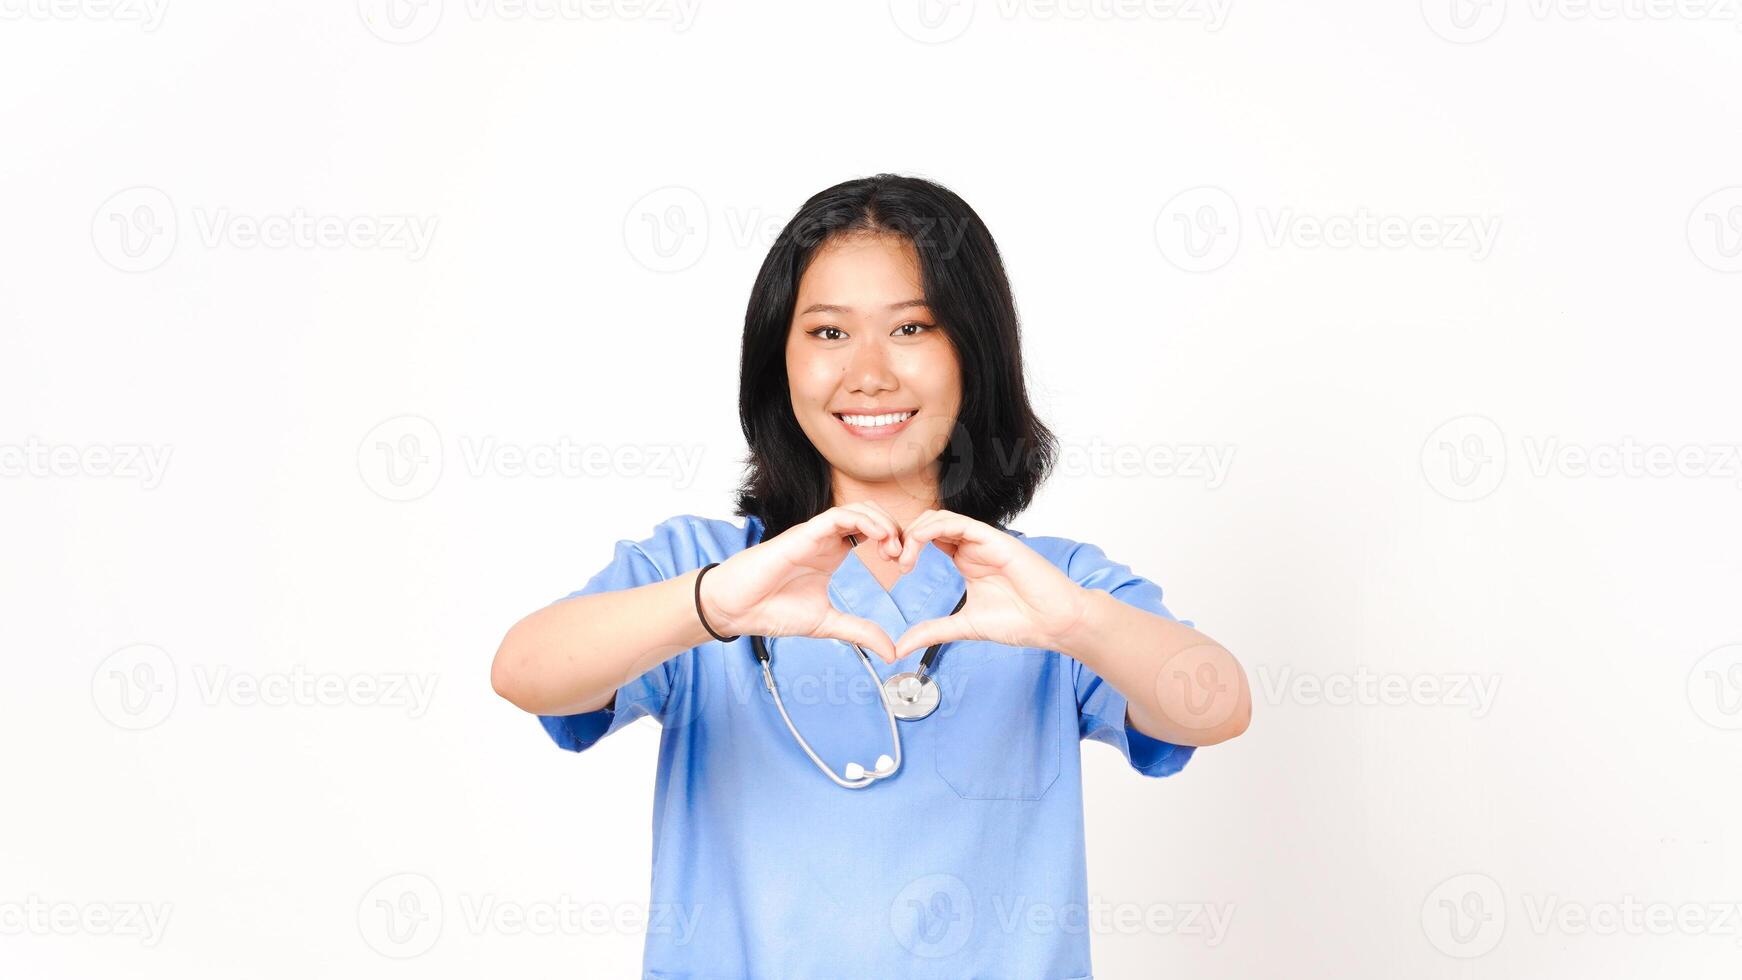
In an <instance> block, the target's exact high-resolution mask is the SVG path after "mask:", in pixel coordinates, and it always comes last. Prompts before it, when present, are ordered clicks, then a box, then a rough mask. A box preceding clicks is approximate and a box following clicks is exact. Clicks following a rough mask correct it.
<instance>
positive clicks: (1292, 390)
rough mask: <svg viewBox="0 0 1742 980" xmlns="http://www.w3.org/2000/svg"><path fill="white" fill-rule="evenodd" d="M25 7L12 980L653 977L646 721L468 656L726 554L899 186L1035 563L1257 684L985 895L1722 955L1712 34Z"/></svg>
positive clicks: (1214, 931) (1090, 748)
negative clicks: (1166, 773)
mask: <svg viewBox="0 0 1742 980" xmlns="http://www.w3.org/2000/svg"><path fill="white" fill-rule="evenodd" d="M0 14H3V18H4V19H3V22H0V79H3V80H4V87H3V88H0V107H3V117H0V132H3V134H4V135H3V137H0V138H3V139H4V143H5V146H4V153H0V179H3V185H0V222H3V231H0V318H3V319H0V507H3V513H4V544H3V545H0V548H3V552H0V553H3V556H4V557H3V558H0V596H3V597H4V598H3V599H0V602H3V605H4V615H3V616H0V649H4V655H5V658H6V660H5V663H6V673H5V682H4V683H3V684H0V744H4V746H5V766H4V772H5V777H4V787H5V788H4V790H3V791H0V792H3V794H4V799H3V800H0V830H3V836H0V974H3V975H5V976H7V977H20V978H22V977H38V978H75V977H77V978H85V977H99V976H101V977H174V978H189V977H225V978H228V977H239V976H247V977H263V978H293V977H294V978H301V977H307V976H311V975H316V974H319V975H329V976H371V977H414V976H415V977H470V976H486V975H487V976H524V975H544V976H558V975H563V976H587V977H595V976H597V977H622V976H631V975H635V973H636V970H637V968H638V966H639V963H640V959H641V952H642V943H643V940H644V938H645V929H646V928H647V927H648V926H649V924H652V925H654V927H668V928H681V923H675V922H672V921H670V919H669V917H667V916H663V915H661V914H660V912H661V910H657V909H655V910H650V909H648V908H647V902H648V892H647V887H648V873H649V848H650V820H651V809H652V792H653V777H654V764H655V751H656V748H657V744H658V734H659V732H658V728H657V726H655V725H654V724H653V723H652V722H651V720H643V721H642V722H641V723H638V724H637V726H636V727H634V728H632V729H629V730H627V731H625V732H623V733H620V734H618V735H614V736H612V737H611V738H610V739H608V740H607V741H606V742H603V743H600V744H599V745H598V746H597V747H596V748H594V749H592V750H589V751H587V752H586V753H584V754H582V755H575V754H572V753H567V752H563V751H561V750H559V749H558V748H556V747H555V745H554V744H553V743H552V742H551V741H550V739H549V738H547V737H546V735H545V733H544V732H543V731H542V730H541V729H540V727H539V725H538V723H537V721H535V720H534V719H533V718H532V717H531V716H529V715H526V714H523V713H521V712H520V711H518V710H517V709H515V708H514V707H512V706H510V705H509V704H507V703H506V702H504V701H502V700H500V699H498V698H497V697H496V696H495V694H494V693H493V692H492V691H491V689H490V684H489V665H490V658H491V656H492V654H493V653H494V651H495V649H496V646H497V643H498V642H499V641H500V639H501V637H502V635H503V633H504V632H505V631H506V630H507V628H508V627H509V626H510V625H511V624H512V623H513V622H514V621H515V620H517V619H518V618H519V617H521V616H522V615H524V614H526V613H528V612H530V611H532V610H533V609H535V608H537V607H539V606H541V605H543V604H545V603H548V602H550V601H552V600H554V599H556V598H558V597H561V596H563V595H566V594H568V593H569V592H571V591H573V590H575V589H578V588H580V586H581V585H582V584H583V583H585V582H586V580H587V579H588V578H589V577H591V576H592V575H593V573H594V572H596V571H597V570H599V569H600V568H601V567H603V565H604V564H605V563H606V562H607V561H609V559H610V557H611V553H612V547H613V544H614V542H616V541H618V540H620V539H631V540H633V539H639V538H643V537H645V536H647V535H648V534H649V533H651V530H652V528H653V525H654V524H655V523H657V522H659V521H661V520H663V519H665V518H667V517H669V516H672V515H674V514H680V513H695V514H702V515H707V516H713V517H720V518H728V517H731V516H732V515H731V512H730V506H731V505H730V494H731V491H732V489H733V487H734V486H735V483H736V481H737V479H738V477H739V475H740V472H741V469H740V464H741V460H742V457H743V453H744V445H743V441H742V436H741V433H740V431H739V428H738V418H737V403H736V397H737V383H738V379H737V357H738V346H739V339H740V331H741V328H742V316H743V310H744V304H745V301H746V299H747V297H748V294H749V290H750V285H751V281H752V278H753V276H754V273H755V271H756V269H757V266H758V264H759V263H760V261H761V259H762V257H763V255H764V253H765V252H766V250H767V248H768V246H769V244H770V243H771V241H772V239H773V235H774V233H775V231H776V230H777V229H778V228H779V227H780V226H781V225H782V224H783V223H784V222H785V221H786V219H787V218H788V217H789V216H790V215H791V214H792V213H793V211H794V210H795V209H796V208H797V207H798V205H799V204H800V203H801V202H802V201H803V200H804V199H805V198H806V197H807V196H809V195H810V194H812V193H814V192H816V191H818V190H820V189H822V188H824V187H826V186H828V185H831V184H834V183H836V182H838V181H841V180H844V179H847V178H850V177H855V176H864V175H869V174H872V173H876V172H879V171H895V172H900V173H909V174H915V175H920V176H925V177H929V178H932V179H935V180H938V181H940V182H942V183H944V184H945V185H947V186H949V187H951V188H952V189H954V190H956V191H957V192H959V193H960V194H961V195H962V196H963V197H965V198H966V199H967V200H968V201H969V203H970V204H972V205H973V207H974V208H975V209H976V210H977V211H978V212H979V213H980V215H981V216H982V217H983V218H984V219H985V220H986V222H987V223H988V225H989V226H990V228H991V230H992V232H993V234H994V235H995V236H996V238H997V241H998V244H999V246H1000V248H1001V249H1002V251H1003V255H1004V257H1005V260H1006V262H1007V264H1008V269H1009V273H1010V276H1011V280H1012V282H1013V284H1014V288H1015V291H1016V297H1017V301H1018V305H1019V309H1020V312H1021V314H1022V317H1023V326H1024V336H1023V342H1024V347H1025V354H1026V356H1027V358H1028V368H1029V372H1030V377H1031V383H1032V386H1033V390H1034V395H1035V398H1036V401H1037V405H1038V408H1039V410H1040V411H1041V413H1042V416H1043V418H1044V419H1045V420H1046V421H1047V422H1048V423H1049V424H1051V425H1052V426H1053V427H1054V429H1055V430H1056V431H1057V433H1058V434H1059V436H1060V438H1061V444H1062V448H1063V455H1062V456H1061V459H1060V464H1059V468H1058V470H1057V471H1056V473H1055V475H1054V476H1053V478H1052V479H1051V480H1050V482H1048V483H1047V484H1046V486H1045V488H1044V490H1043V492H1042V495H1041V496H1040V498H1039V499H1038V501H1037V502H1036V503H1035V505H1034V506H1033V507H1032V508H1031V509H1030V510H1029V511H1028V512H1027V513H1025V514H1023V515H1022V516H1021V517H1020V518H1019V519H1018V520H1017V521H1015V522H1014V526H1015V527H1016V528H1018V529H1020V530H1022V531H1024V532H1026V533H1028V534H1051V535H1060V536H1064V537H1069V538H1073V539H1076V540H1079V541H1089V542H1095V543H1097V544H1100V545H1101V546H1103V547H1104V548H1105V549H1106V551H1107V552H1108V553H1109V554H1110V555H1111V556H1112V557H1114V558H1116V559H1118V560H1120V561H1124V562H1127V563H1129V564H1130V565H1131V566H1132V567H1133V568H1134V569H1135V570H1136V571H1137V572H1138V573H1139V574H1142V575H1145V576H1146V577H1149V578H1151V579H1153V580H1155V581H1156V582H1158V583H1160V584H1161V585H1162V587H1163V588H1164V589H1165V590H1166V597H1167V601H1168V603H1169V605H1170V607H1171V608H1172V610H1173V611H1174V612H1175V613H1176V614H1177V615H1179V616H1181V617H1183V618H1187V619H1191V620H1193V621H1195V622H1196V623H1197V625H1198V626H1199V627H1201V628H1202V629H1204V630H1205V631H1206V632H1208V633H1209V634H1210V635H1212V636H1214V637H1215V638H1216V639H1218V640H1219V641H1221V642H1223V643H1224V644H1226V645H1227V646H1228V647H1229V648H1230V649H1231V650H1232V651H1233V652H1234V653H1235V655H1236V656H1237V657H1239V658H1240V660H1241V661H1242V663H1243V664H1244V665H1245V668H1246V670H1247V672H1248V676H1249V678H1250V680H1251V683H1252V688H1253V692H1254V718H1253V722H1252V726H1251V729H1250V731H1249V732H1248V733H1247V734H1246V735H1245V736H1243V737H1241V738H1239V739H1237V740H1235V741H1233V742H1230V743H1227V744H1225V745H1220V746H1215V747H1210V748H1204V749H1200V750H1199V751H1198V752H1197V754H1196V757H1195V758H1194V759H1193V760H1192V761H1191V762H1190V764H1189V765H1188V766H1187V767H1186V768H1185V769H1184V771H1182V772H1181V773H1180V774H1178V775H1176V776H1173V777H1170V778H1167V779H1163V780H1152V779H1146V778H1144V777H1142V776H1140V775H1138V774H1137V773H1135V772H1133V771H1131V770H1130V769H1129V767H1128V766H1127V765H1126V764H1125V763H1124V761H1123V760H1122V759H1121V758H1120V757H1119V755H1118V753H1117V751H1116V750H1114V749H1112V748H1110V747H1108V746H1105V745H1100V744H1095V743H1089V744H1086V745H1084V747H1083V752H1084V755H1085V757H1086V766H1087V773H1086V779H1087V782H1088V785H1087V788H1086V797H1087V799H1086V813H1087V827H1086V832H1087V835H1088V853H1089V892H1090V895H1091V896H1092V898H1093V901H1092V902H1091V903H1090V907H1089V908H1087V909H1047V908H1039V909H1035V908H1030V907H1028V906H1027V905H1021V901H1022V900H1021V897H1017V898H1016V900H1015V901H1014V902H1013V903H1012V904H1011V906H1008V907H1002V908H977V909H970V910H966V911H967V912H968V913H969V914H974V915H978V916H987V917H992V919H993V921H995V922H996V925H995V927H994V928H995V929H1025V928H1036V927H1051V923H1054V922H1056V923H1059V924H1062V927H1066V928H1072V927H1074V928H1087V929H1089V930H1091V931H1092V933H1093V937H1092V943H1093V949H1094V956H1095V966H1096V973H1097V976H1101V977H1108V978H1148V977H1216V978H1242V980H1244V978H1253V977H1277V976H1289V977H1326V978H1330V977H1335V978H1340V980H1347V978H1357V977H1359V978H1375V980H1378V978H1385V980H1390V978H1398V977H1409V978H1454V977H1456V978H1468V977H1478V976H1482V977H1486V976H1493V977H1525V976H1529V977H1549V976H1553V977H1578V978H1582V980H1584V978H1597V977H1603V978H1609V977H1616V978H1619V977H1629V978H1633V977H1665V978H1669V977H1674V978H1677V980H1683V978H1700V977H1719V976H1734V975H1735V968H1736V964H1737V963H1738V962H1742V916H1739V915H1738V914H1737V912H1736V907H1737V903H1738V902H1742V837H1738V830H1737V820H1736V809H1737V806H1738V804H1739V803H1742V792H1739V791H1738V786H1739V785H1742V778H1739V777H1742V618H1739V616H1738V601H1737V597H1738V594H1739V592H1742V589H1739V587H1742V557H1739V556H1742V552H1739V549H1738V547H1737V545H1738V543H1739V542H1742V507H1739V506H1738V503H1739V502H1742V462H1739V460H1738V456H1737V448H1736V447H1737V445H1738V443H1742V411H1739V399H1738V394H1737V387H1738V385H1737V374H1736V372H1737V365H1738V363H1742V343H1739V342H1738V340H1737V331H1738V327H1739V326H1742V324H1739V322H1738V319H1739V318H1738V311H1739V309H1742V304H1739V303H1738V299H1739V298H1742V126H1738V125H1737V122H1738V119H1737V109H1736V104H1735V93H1736V70H1737V65H1738V61H1737V52H1738V50H1739V47H1738V46H1739V45H1742V31H1739V30H1738V27H1739V25H1742V18H1739V15H1738V13H1737V10H1736V5H1735V4H1733V3H1719V2H1715V0H1714V2H1711V3H1706V4H1700V3H1696V2H1695V0H1674V2H1671V0H1666V2H1663V3H1645V2H1643V0H1641V2H1632V3H1628V2H1623V0H1603V2H1595V3H1592V4H1586V3H1578V4H1574V3H1571V2H1570V0H1568V2H1562V3H1557V2H1551V0H1531V2H1507V3H1502V2H1491V3H1488V4H1486V5H1479V4H1462V5H1460V4H1454V3H1452V2H1450V0H1447V2H1445V3H1443V4H1441V3H1437V2H1429V3H1427V4H1425V5H1418V4H1416V3H1404V2H1390V3H1381V2H1366V3H1360V4H1349V5H1335V6H1334V9H1321V8H1320V7H1318V6H1314V5H1303V4H1290V3H1283V2H1262V3H1261V2H1253V3H1246V2H1234V3H1231V4H1230V3H1226V2H1210V0H1185V2H1176V3H1161V2H1157V3H1154V4H1147V5H1146V4H1142V3H1136V2H1132V3H1124V2H1117V3H1116V2H1112V0H1106V2H1101V3H1098V4H1095V5H1090V4H1088V3H1087V2H1084V0H1078V2H1075V3H1071V2H1061V3H1060V4H1056V5H1055V4H1052V3H1044V4H1043V3H1041V2H1039V0H1033V2H1016V0H980V2H970V0H957V2H955V3H953V4H940V3H927V4H920V3H907V2H893V3H881V2H872V3H862V4H826V5H825V4H805V3H797V2H787V3H759V4H714V3H705V4H699V5H698V4H696V3H693V2H690V3H676V2H671V3H659V2H648V3H645V4H640V5H631V4H629V3H628V2H627V0H624V2H622V3H618V4H616V5H611V4H588V5H583V4H581V3H578V2H577V3H570V4H560V5H558V4H552V3H545V4H542V5H540V4H532V5H524V4H519V3H512V4H511V3H508V2H507V0H447V2H443V0H424V2H423V3H422V4H421V5H418V4H412V3H409V2H404V0H400V2H398V3H388V2H386V0H382V2H379V3H375V2H364V3H362V4H360V5H359V4H356V3H350V2H332V3H324V4H303V3H289V2H285V3H277V4H236V3H220V2H212V0H208V2H185V0H170V2H168V3H167V5H165V4H164V3H161V2H151V0H112V2H98V0H0ZM850 707H851V706H849V709H850ZM795 819H802V815H795ZM925 822H926V815H925V814H921V813H916V814H914V815H913V823H912V826H910V827H905V828H895V829H896V831H897V832H898V833H900V834H915V835H917V834H923V833H925V832H926V823H925ZM764 831H765V832H767V833H770V834H776V835H777V834H779V833H780V828H779V827H768V828H764ZM792 899H793V900H794V901H804V900H806V898H805V896H803V895H794V896H792ZM1019 905H1020V906H1021V907H1018V906H1019ZM650 913H651V914H650ZM863 927H864V928H868V929H878V928H887V924H886V923H878V922H867V923H864V924H863Z"/></svg>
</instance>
